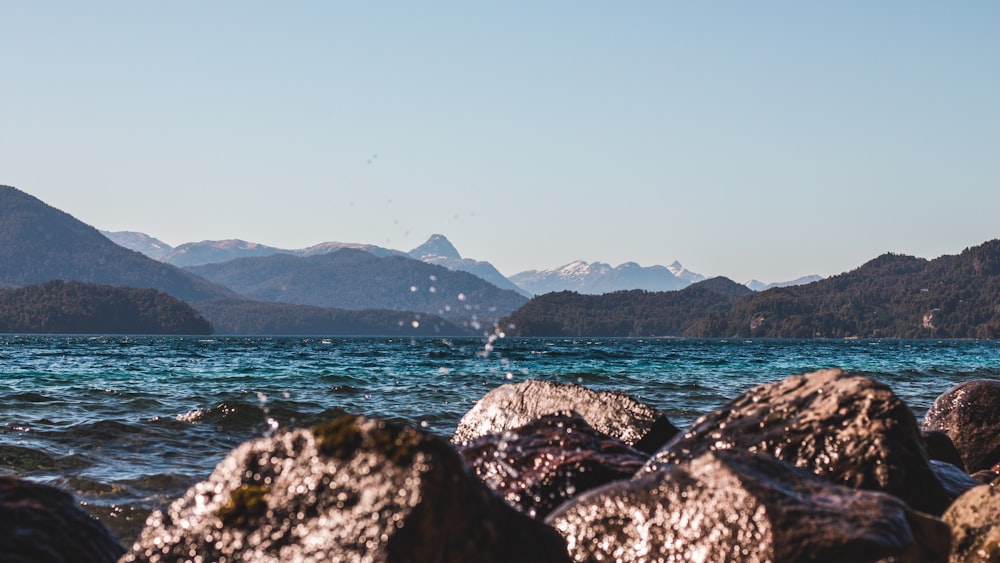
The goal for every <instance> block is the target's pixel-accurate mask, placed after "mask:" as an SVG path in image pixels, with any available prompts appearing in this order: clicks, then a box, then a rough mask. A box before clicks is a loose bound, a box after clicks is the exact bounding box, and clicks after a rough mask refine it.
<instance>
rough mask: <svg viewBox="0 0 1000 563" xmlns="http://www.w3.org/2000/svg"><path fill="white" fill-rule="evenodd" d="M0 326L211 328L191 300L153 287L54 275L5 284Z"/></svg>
mask: <svg viewBox="0 0 1000 563" xmlns="http://www.w3.org/2000/svg"><path fill="white" fill-rule="evenodd" d="M0 332H2V333H19V334H27V333H42V334H81V333H82V334H211V332H212V325H211V324H209V322H208V321H206V320H205V319H203V318H202V317H201V316H200V315H199V314H198V313H197V312H196V311H195V310H194V309H192V308H191V306H190V305H187V304H186V303H183V302H181V301H178V300H177V299H174V298H173V297H171V296H169V295H167V294H165V293H163V292H160V291H156V290H154V289H133V288H126V287H111V286H103V285H95V284H87V283H81V282H64V281H59V280H55V281H49V282H45V283H43V284H39V285H33V286H28V287H23V288H17V289H4V290H0Z"/></svg>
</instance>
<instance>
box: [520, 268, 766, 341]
mask: <svg viewBox="0 0 1000 563" xmlns="http://www.w3.org/2000/svg"><path fill="white" fill-rule="evenodd" d="M752 293H753V292H752V291H751V290H750V289H749V288H747V287H746V286H743V285H740V284H738V283H736V282H734V281H731V280H729V279H726V278H712V279H709V280H705V281H702V282H698V283H696V284H693V285H691V286H688V287H686V288H684V289H682V290H679V291H662V292H649V291H643V290H630V291H616V292H613V293H606V294H603V295H583V294H579V293H575V292H571V291H561V292H556V293H548V294H545V295H541V296H538V297H535V298H534V299H532V300H531V301H529V302H528V303H527V304H526V305H524V306H523V307H521V308H520V309H518V310H517V311H516V312H515V313H514V314H512V315H511V316H510V317H508V318H507V319H505V320H504V324H505V325H507V326H513V328H512V329H511V332H512V333H513V334H515V335H518V336H617V337H625V336H680V335H683V334H685V333H686V331H687V328H688V327H689V326H691V325H693V324H695V323H696V322H697V321H699V320H701V319H702V318H704V317H706V316H708V315H711V314H713V313H720V312H728V311H729V310H730V309H731V308H732V304H733V302H734V301H735V300H738V299H740V298H741V297H744V296H747V295H750V294H752Z"/></svg>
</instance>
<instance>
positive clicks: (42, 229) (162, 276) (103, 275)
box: [0, 186, 234, 301]
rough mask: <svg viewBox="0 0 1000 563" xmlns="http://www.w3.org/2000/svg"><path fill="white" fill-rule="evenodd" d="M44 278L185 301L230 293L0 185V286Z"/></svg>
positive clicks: (217, 296) (37, 280)
mask: <svg viewBox="0 0 1000 563" xmlns="http://www.w3.org/2000/svg"><path fill="white" fill-rule="evenodd" d="M49 280H77V281H82V282H87V283H95V284H101V285H113V286H126V287H148V288H154V289H158V290H160V291H163V292H164V293H168V294H170V295H172V296H174V297H176V298H178V299H183V300H185V301H190V300H195V299H213V298H220V297H222V298H225V297H234V294H233V293H232V292H231V291H229V290H227V289H225V288H223V287H221V286H218V285H216V284H213V283H210V282H208V281H206V280H203V279H201V278H199V277H197V276H194V275H192V274H191V273H189V272H186V271H184V270H181V269H179V268H176V267H174V266H171V265H169V264H163V263H160V262H157V261H156V260H153V259H152V258H148V257H146V256H143V255H142V254H139V253H138V252H134V251H132V250H127V249H125V248H122V247H120V246H118V245H117V244H115V243H113V242H111V241H110V240H109V239H108V238H107V237H105V236H104V235H102V234H101V233H100V231H98V230H97V229H95V228H93V227H91V226H89V225H86V224H84V223H82V222H80V221H79V220H77V219H75V218H74V217H72V216H71V215H69V214H67V213H64V212H62V211H60V210H58V209H55V208H53V207H51V206H49V205H46V204H45V203H43V202H41V201H39V200H38V199H37V198H35V197H33V196H30V195H28V194H26V193H24V192H22V191H19V190H17V189H15V188H12V187H10V186H0V287H20V286H26V285H33V284H39V283H42V282H47V281H49Z"/></svg>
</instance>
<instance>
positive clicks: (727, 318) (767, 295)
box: [691, 240, 1000, 339]
mask: <svg viewBox="0 0 1000 563" xmlns="http://www.w3.org/2000/svg"><path fill="white" fill-rule="evenodd" d="M691 332H692V333H694V334H698V335H703V336H720V335H726V336H739V337H750V336H753V337H772V338H811V337H825V338H845V337H862V338H987V339H995V338H1000V240H993V241H989V242H986V243H984V244H982V245H979V246H976V247H971V248H967V249H965V250H964V251H963V252H962V253H961V254H959V255H957V256H942V257H940V258H936V259H934V260H925V259H922V258H915V257H913V256H904V255H898V254H884V255H882V256H879V257H878V258H875V259H873V260H871V261H869V262H868V263H866V264H864V265H862V266H860V267H859V268H857V269H855V270H852V271H850V272H846V273H843V274H840V275H837V276H832V277H830V278H828V279H825V280H822V281H818V282H815V283H811V284H807V285H802V286H796V287H788V288H776V289H770V290H767V291H764V292H762V293H759V294H757V295H755V296H754V297H753V298H751V299H748V300H745V301H742V302H740V303H738V304H736V305H735V306H734V307H733V309H732V311H731V312H730V313H728V314H726V315H718V316H714V317H712V318H710V319H707V320H706V321H705V322H704V323H702V324H701V325H700V326H697V327H693V328H692V330H691Z"/></svg>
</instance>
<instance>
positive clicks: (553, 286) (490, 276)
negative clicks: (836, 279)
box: [102, 231, 822, 297]
mask: <svg viewBox="0 0 1000 563" xmlns="http://www.w3.org/2000/svg"><path fill="white" fill-rule="evenodd" d="M102 232H103V234H104V235H105V236H107V237H108V238H110V239H111V240H113V241H114V242H115V243H117V244H119V245H121V246H124V247H126V248H130V249H132V250H136V251H138V252H142V253H143V254H145V255H147V256H149V257H150V258H153V259H156V260H160V261H163V262H166V263H168V264H173V265H175V266H180V267H185V268H190V267H197V266H203V265H206V264H213V263H221V262H226V261H229V260H235V259H237V258H255V257H256V258H260V257H265V256H271V255H275V254H288V255H293V256H315V255H319V254H326V253H329V252H334V251H337V250H341V249H344V248H350V249H357V250H363V251H365V252H368V253H370V254H373V255H375V256H379V257H388V256H406V257H410V258H413V259H415V260H420V261H421V262H425V263H427V264H434V265H437V266H443V267H445V268H447V269H449V270H453V271H460V272H468V273H470V274H472V275H474V276H476V277H479V278H481V279H483V280H486V281H487V282H489V283H491V284H493V285H495V286H496V287H498V288H500V289H505V290H511V291H516V292H517V293H520V294H521V295H524V296H526V297H532V296H534V295H541V294H545V293H550V292H554V291H575V292H577V293H582V294H588V295H599V294H602V293H609V292H613V291H622V290H629V289H642V290H646V291H674V290H678V289H683V288H685V287H687V286H689V285H691V284H692V283H696V282H699V281H702V280H704V279H705V276H703V275H701V274H698V273H695V272H692V271H690V270H688V269H686V268H685V267H684V266H682V265H681V264H680V262H677V261H675V262H673V263H672V264H670V265H669V266H659V265H655V266H640V265H639V264H637V263H635V262H626V263H624V264H620V265H618V266H611V265H610V264H606V263H603V262H593V263H588V262H585V261H583V260H577V261H574V262H570V263H568V264H565V265H563V266H559V267H557V268H552V269H548V270H528V271H524V272H520V273H518V274H514V275H513V276H510V277H509V278H508V277H505V276H504V275H503V274H501V273H500V271H499V270H497V269H496V267H494V266H493V265H492V264H490V263H489V262H486V261H480V260H473V259H471V258H464V257H462V255H461V254H460V253H459V252H458V250H457V249H456V248H455V246H454V245H453V244H452V243H451V242H450V241H449V240H448V239H447V238H446V237H445V236H444V235H441V234H434V235H431V237H430V238H429V239H427V241H426V242H424V243H423V244H421V245H420V246H418V247H416V248H414V249H412V250H410V251H402V250H393V249H389V248H383V247H380V246H374V245H369V244H357V243H343V242H324V243H320V244H317V245H314V246H310V247H308V248H302V249H286V248H277V247H273V246H267V245H263V244H258V243H253V242H247V241H243V240H239V239H228V240H215V241H212V240H206V241H201V242H189V243H185V244H182V245H180V246H178V247H176V248H172V247H170V245H168V244H166V243H165V242H163V241H161V240H158V239H156V238H154V237H151V236H149V235H147V234H144V233H137V232H131V231H118V232H109V231H102ZM819 279H822V278H821V277H820V276H816V275H812V276H804V277H801V278H798V279H796V280H792V281H785V282H776V283H771V284H765V283H763V282H760V281H757V280H752V281H750V282H748V283H747V284H746V285H747V287H749V288H750V289H752V290H754V291H763V290H765V289H770V288H771V287H786V286H789V285H800V284H804V283H811V282H813V281H816V280H819Z"/></svg>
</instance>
